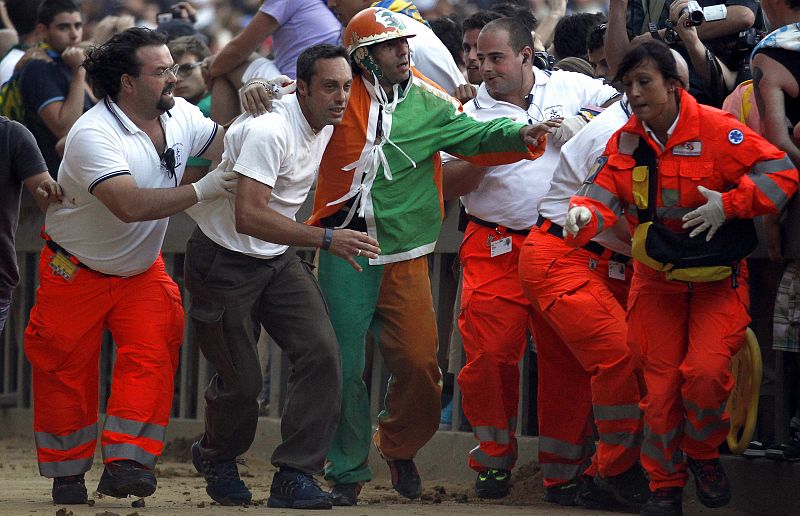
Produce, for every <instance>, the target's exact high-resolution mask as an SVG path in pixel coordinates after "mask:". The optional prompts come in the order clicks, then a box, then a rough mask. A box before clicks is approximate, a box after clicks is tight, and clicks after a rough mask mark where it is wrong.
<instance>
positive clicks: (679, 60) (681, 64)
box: [669, 48, 689, 90]
mask: <svg viewBox="0 0 800 516" xmlns="http://www.w3.org/2000/svg"><path fill="white" fill-rule="evenodd" d="M669 51H670V53H671V54H672V57H674V58H675V67H676V68H677V71H678V77H680V78H681V84H683V87H684V88H685V89H687V90H688V89H689V65H687V64H686V59H684V58H683V56H682V55H681V54H680V52H678V51H677V50H675V49H674V48H670V49H669Z"/></svg>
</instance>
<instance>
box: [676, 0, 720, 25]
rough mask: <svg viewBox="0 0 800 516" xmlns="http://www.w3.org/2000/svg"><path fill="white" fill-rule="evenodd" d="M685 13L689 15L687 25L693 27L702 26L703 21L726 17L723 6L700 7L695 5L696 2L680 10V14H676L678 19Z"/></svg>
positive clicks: (692, 1)
mask: <svg viewBox="0 0 800 516" xmlns="http://www.w3.org/2000/svg"><path fill="white" fill-rule="evenodd" d="M686 13H689V17H688V23H689V25H693V26H695V27H696V26H698V25H700V24H702V23H703V22H704V21H706V22H712V21H719V20H724V19H725V18H726V17H727V16H728V8H727V7H726V6H725V4H719V5H709V6H708V7H700V4H699V3H697V1H696V0H691V1H690V2H689V3H688V4H686V7H684V8H683V9H681V12H680V14H678V17H679V18H680V17H681V16H683V15H684V14H686Z"/></svg>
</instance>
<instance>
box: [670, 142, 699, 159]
mask: <svg viewBox="0 0 800 516" xmlns="http://www.w3.org/2000/svg"><path fill="white" fill-rule="evenodd" d="M702 150H703V142H701V141H699V140H698V141H693V142H684V143H682V144H680V145H676V146H675V147H673V148H672V154H673V155H675V156H699V155H700V152H701V151H702Z"/></svg>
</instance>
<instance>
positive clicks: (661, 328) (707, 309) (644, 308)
mask: <svg viewBox="0 0 800 516" xmlns="http://www.w3.org/2000/svg"><path fill="white" fill-rule="evenodd" d="M629 306H630V309H629V315H628V326H629V339H630V341H631V345H633V346H638V347H640V348H641V351H642V356H643V358H644V380H645V384H646V385H647V394H646V396H645V397H644V399H643V400H642V410H643V411H644V423H645V432H644V433H645V439H644V443H643V444H642V465H643V466H644V467H645V470H647V474H648V475H649V477H650V488H651V489H652V490H655V489H659V488H663V487H683V486H684V485H685V483H686V478H687V474H686V465H685V464H684V457H683V454H684V453H685V454H686V455H689V456H690V457H692V458H694V459H712V458H716V457H718V456H719V452H718V448H719V446H720V445H721V444H722V442H723V441H724V440H725V438H726V435H727V433H728V427H729V419H728V415H727V413H726V412H725V403H726V402H727V400H728V395H729V394H730V391H731V389H732V388H733V378H732V376H731V373H730V370H729V367H730V359H731V357H732V356H733V355H735V354H736V353H737V352H738V351H739V349H740V348H741V347H742V345H743V344H744V333H745V330H746V328H747V325H748V324H749V323H750V316H749V315H748V309H749V306H750V298H749V289H748V286H747V271H746V270H745V268H744V262H743V263H742V271H741V274H740V275H739V276H738V277H737V278H728V279H724V280H720V281H715V282H710V283H685V282H680V281H667V280H665V279H664V278H663V276H662V275H661V273H658V272H656V271H654V270H653V269H650V268H648V267H646V266H644V265H641V264H639V263H637V264H636V273H635V274H634V277H633V282H632V284H631V294H630V301H629Z"/></svg>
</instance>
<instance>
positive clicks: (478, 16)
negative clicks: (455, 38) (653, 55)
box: [461, 11, 503, 33]
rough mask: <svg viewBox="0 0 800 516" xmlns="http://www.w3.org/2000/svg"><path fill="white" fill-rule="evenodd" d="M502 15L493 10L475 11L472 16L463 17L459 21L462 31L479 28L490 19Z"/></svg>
mask: <svg viewBox="0 0 800 516" xmlns="http://www.w3.org/2000/svg"><path fill="white" fill-rule="evenodd" d="M502 17H503V16H501V15H500V13H496V12H494V11H477V12H476V13H475V14H473V15H472V16H468V17H466V18H464V21H462V22H461V31H462V33H464V32H467V31H470V30H475V29H478V30H481V29H482V28H484V27H485V26H486V24H487V23H489V22H490V21H492V20H496V19H498V18H502Z"/></svg>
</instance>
